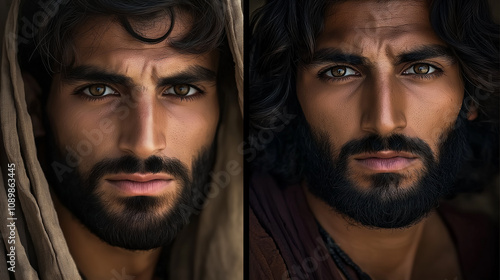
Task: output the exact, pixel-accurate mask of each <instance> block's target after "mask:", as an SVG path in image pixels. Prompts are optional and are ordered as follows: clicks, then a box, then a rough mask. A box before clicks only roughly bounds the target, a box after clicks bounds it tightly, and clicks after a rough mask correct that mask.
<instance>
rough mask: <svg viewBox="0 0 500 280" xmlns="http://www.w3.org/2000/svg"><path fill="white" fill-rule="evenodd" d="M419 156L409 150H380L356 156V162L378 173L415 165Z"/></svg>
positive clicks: (395, 170)
mask: <svg viewBox="0 0 500 280" xmlns="http://www.w3.org/2000/svg"><path fill="white" fill-rule="evenodd" d="M417 160H418V157H417V156H415V155H413V154H411V153H408V152H396V151H380V152H376V153H363V154H359V155H357V156H355V157H354V162H356V163H357V164H358V165H359V166H361V167H362V168H365V169H369V170H371V171H374V172H378V173H389V172H397V171H401V170H403V169H406V168H408V167H410V166H411V165H413V164H414V163H415V162H416V161H417Z"/></svg>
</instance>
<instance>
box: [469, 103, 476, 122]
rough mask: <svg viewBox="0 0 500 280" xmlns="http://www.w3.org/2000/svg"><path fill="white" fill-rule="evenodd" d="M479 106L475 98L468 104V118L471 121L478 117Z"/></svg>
mask: <svg viewBox="0 0 500 280" xmlns="http://www.w3.org/2000/svg"><path fill="white" fill-rule="evenodd" d="M477 108H478V104H477V103H476V102H475V101H474V100H471V101H470V102H469V104H467V119H468V120H469V121H473V120H475V119H476V118H477V116H478V113H477Z"/></svg>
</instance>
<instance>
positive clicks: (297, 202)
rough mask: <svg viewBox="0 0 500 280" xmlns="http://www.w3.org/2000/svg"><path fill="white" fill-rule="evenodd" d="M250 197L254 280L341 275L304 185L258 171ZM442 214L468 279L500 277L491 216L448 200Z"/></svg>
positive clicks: (335, 277) (337, 278)
mask: <svg viewBox="0 0 500 280" xmlns="http://www.w3.org/2000/svg"><path fill="white" fill-rule="evenodd" d="M249 200H250V211H249V212H250V214H249V215H250V217H249V229H250V232H249V242H250V246H249V249H250V252H249V255H250V256H249V261H250V279H259V280H262V279H293V280H299V279H330V280H340V279H342V278H341V276H340V274H339V272H338V269H337V267H336V265H335V263H334V262H333V260H332V258H331V257H330V254H329V253H328V250H327V248H326V247H325V245H324V242H323V240H322V238H321V236H320V234H319V231H318V226H317V223H316V220H315V218H314V216H313V214H312V212H311V210H310V209H309V206H308V205H307V202H306V200H305V195H304V193H303V190H302V188H301V187H300V186H298V185H291V186H279V185H278V184H277V183H276V181H275V180H274V179H273V178H272V177H270V176H268V175H259V176H254V177H253V178H252V181H251V183H250V191H249ZM438 213H439V214H440V215H441V217H442V218H443V220H444V221H445V224H446V226H447V227H448V229H449V231H450V233H451V237H452V239H453V242H454V244H455V246H456V248H457V251H458V254H459V261H460V267H461V270H462V276H463V279H466V280H469V279H470V280H476V279H498V258H497V255H498V246H497V244H498V242H497V237H496V236H497V235H496V234H495V232H496V231H494V230H493V229H492V228H491V227H488V221H487V220H486V219H485V218H484V217H483V216H481V215H478V214H465V213H460V212H458V211H456V210H455V209H453V208H451V206H449V205H446V204H444V203H443V204H442V205H441V206H440V207H439V208H438ZM350 272H351V273H350V275H351V277H354V276H355V274H354V273H352V271H350ZM354 279H356V278H354Z"/></svg>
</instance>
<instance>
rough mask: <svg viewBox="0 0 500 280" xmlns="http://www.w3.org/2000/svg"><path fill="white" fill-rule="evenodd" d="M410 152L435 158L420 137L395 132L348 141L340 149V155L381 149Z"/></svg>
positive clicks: (344, 155) (427, 157)
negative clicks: (384, 135) (389, 134)
mask: <svg viewBox="0 0 500 280" xmlns="http://www.w3.org/2000/svg"><path fill="white" fill-rule="evenodd" d="M387 150H390V151H396V152H408V153H412V154H414V155H417V156H420V157H422V158H423V159H426V160H431V161H433V160H434V155H433V154H432V150H431V148H430V147H429V145H428V144H427V143H426V142H425V141H423V140H422V139H420V138H413V137H408V136H405V135H401V134H394V135H391V136H388V137H381V136H379V135H369V136H366V137H364V138H361V139H356V140H351V141H349V142H347V143H346V144H345V145H344V146H343V147H342V149H341V150H340V157H344V158H345V157H348V156H352V155H356V154H361V153H376V152H380V151H387Z"/></svg>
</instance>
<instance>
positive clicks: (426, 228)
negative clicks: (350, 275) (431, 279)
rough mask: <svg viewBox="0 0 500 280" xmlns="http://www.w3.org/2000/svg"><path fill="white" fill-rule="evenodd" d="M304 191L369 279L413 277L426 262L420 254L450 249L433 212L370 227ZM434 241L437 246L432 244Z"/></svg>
mask: <svg viewBox="0 0 500 280" xmlns="http://www.w3.org/2000/svg"><path fill="white" fill-rule="evenodd" d="M304 192H305V195H306V200H307V202H308V204H309V207H310V209H311V211H312V212H313V214H314V216H315V217H316V219H317V220H318V222H319V223H320V224H321V226H322V227H323V228H324V229H325V230H326V232H327V233H328V234H329V235H330V236H331V237H332V238H333V240H334V241H335V243H337V244H338V245H339V247H340V248H341V249H342V250H343V251H344V252H345V253H346V254H347V255H349V257H350V258H351V259H352V261H353V262H354V263H356V264H357V265H358V266H359V267H360V268H361V270H363V271H364V272H365V273H367V274H368V275H370V277H371V278H372V279H415V278H414V277H415V275H421V273H422V270H425V269H426V268H425V267H420V265H419V264H421V263H426V262H423V261H422V258H426V257H429V256H431V255H434V253H435V252H433V251H434V250H435V249H438V250H441V249H443V250H447V251H450V250H453V248H451V249H450V246H451V247H453V245H450V244H451V242H450V240H449V236H448V235H447V234H446V229H445V227H444V225H443V223H442V221H441V220H440V218H439V216H438V215H437V214H436V213H435V212H432V213H431V214H430V215H429V216H428V217H426V218H425V219H423V220H422V221H420V222H419V223H417V224H416V225H413V226H411V227H408V228H404V229H372V228H367V227H364V226H362V225H359V224H356V223H354V222H353V221H352V220H348V219H347V218H346V217H344V216H343V215H341V214H339V213H338V212H336V211H335V210H333V209H332V207H330V206H329V205H327V204H326V203H325V202H323V201H322V200H321V199H319V198H317V197H316V196H314V195H312V194H311V193H310V192H309V191H308V190H307V188H306V187H304ZM435 234H437V235H435ZM439 242H441V244H439ZM430 244H432V246H429V245H430ZM442 244H446V246H443V245H442ZM434 245H436V246H437V247H436V248H432V247H433V246H434ZM453 255H454V256H455V254H453ZM427 269H428V268H427ZM455 269H456V268H455ZM420 279H423V278H420ZM443 279H444V278H443ZM452 279H453V278H452Z"/></svg>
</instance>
